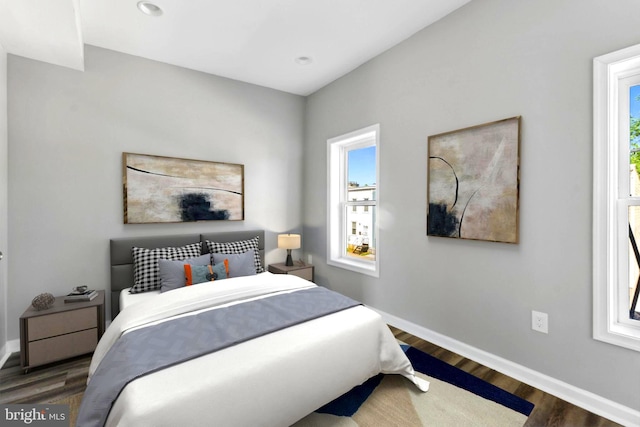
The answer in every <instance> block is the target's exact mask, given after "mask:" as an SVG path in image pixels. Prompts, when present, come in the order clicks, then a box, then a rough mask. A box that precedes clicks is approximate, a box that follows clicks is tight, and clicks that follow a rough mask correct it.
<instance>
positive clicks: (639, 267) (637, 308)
mask: <svg viewBox="0 0 640 427" xmlns="http://www.w3.org/2000/svg"><path fill="white" fill-rule="evenodd" d="M639 245H640V206H630V207H629V300H628V301H629V304H628V307H629V318H630V319H635V320H640V303H638V293H639V292H640V291H639V290H638V280H639V279H640V249H639Z"/></svg>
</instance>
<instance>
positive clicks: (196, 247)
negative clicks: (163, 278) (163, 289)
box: [129, 243, 201, 294]
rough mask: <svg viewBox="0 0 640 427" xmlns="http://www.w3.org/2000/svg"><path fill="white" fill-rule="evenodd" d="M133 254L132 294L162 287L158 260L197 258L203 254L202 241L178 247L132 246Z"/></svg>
mask: <svg viewBox="0 0 640 427" xmlns="http://www.w3.org/2000/svg"><path fill="white" fill-rule="evenodd" d="M131 253H132V254H133V287H132V288H131V290H130V291H129V292H130V293H132V294H137V293H140V292H146V291H153V290H156V289H160V275H159V274H158V271H159V267H158V260H159V259H169V260H174V261H177V260H182V259H187V258H196V257H198V256H200V255H201V247H200V243H192V244H190V245H186V246H181V247H178V248H156V249H146V248H136V247H133V248H131Z"/></svg>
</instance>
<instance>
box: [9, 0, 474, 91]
mask: <svg viewBox="0 0 640 427" xmlns="http://www.w3.org/2000/svg"><path fill="white" fill-rule="evenodd" d="M469 1H470V0H315V1H312V0H155V1H154V3H155V4H156V5H157V6H159V7H160V8H161V9H162V10H163V14H162V15H161V16H158V17H153V16H148V15H145V14H143V13H142V12H140V11H139V10H138V9H137V8H136V3H137V2H138V0H0V44H2V46H3V47H4V49H5V50H6V51H7V52H8V53H12V54H15V55H20V56H25V57H28V58H32V59H36V60H40V61H45V62H49V63H53V64H56V65H61V66H65V67H70V68H74V69H78V70H82V69H84V58H83V50H84V49H83V46H84V44H85V43H86V44H89V45H93V46H99V47H103V48H106V49H111V50H115V51H119V52H123V53H128V54H131V55H136V56H140V57H143V58H148V59H153V60H156V61H161V62H166V63H169V64H174V65H178V66H181V67H185V68H190V69H194V70H198V71H202V72H205V73H210V74H215V75H218V76H223V77H228V78H231V79H235V80H241V81H245V82H249V83H253V84H257V85H261V86H266V87H270V88H274V89H278V90H282V91H285V92H290V93H294V94H299V95H308V94H310V93H313V92H314V91H316V90H318V89H319V88H321V87H323V86H324V85H326V84H328V83H330V82H332V81H333V80H335V79H337V78H339V77H340V76H342V75H344V74H346V73H348V72H349V71H351V70H353V69H355V68H357V67H358V66H360V65H361V64H363V63H364V62H366V61H368V60H369V59H371V58H373V57H374V56H376V55H378V54H380V53H382V52H384V51H385V50H387V49H389V48H390V47H392V46H394V45H396V44H398V43H399V42H401V41H403V40H405V39H406V38H408V37H409V36H411V35H412V34H414V33H416V32H417V31H419V30H420V29H422V28H424V27H426V26H428V25H430V24H432V23H433V22H435V21H437V20H439V19H440V18H442V17H443V16H445V15H447V14H449V13H451V12H452V11H454V10H455V9H457V8H459V7H460V6H462V5H464V4H466V3H467V2H469ZM301 56H306V57H310V58H312V60H313V61H312V62H311V63H310V64H308V65H300V64H298V63H296V61H295V58H297V57H301Z"/></svg>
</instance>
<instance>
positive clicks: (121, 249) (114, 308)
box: [110, 230, 264, 319]
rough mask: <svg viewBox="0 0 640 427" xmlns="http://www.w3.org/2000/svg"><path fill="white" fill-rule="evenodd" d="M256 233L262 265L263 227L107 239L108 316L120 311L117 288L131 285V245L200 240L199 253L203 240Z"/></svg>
mask: <svg viewBox="0 0 640 427" xmlns="http://www.w3.org/2000/svg"><path fill="white" fill-rule="evenodd" d="M256 236H259V237H260V239H259V241H258V249H259V250H260V258H261V260H262V265H263V266H264V230H242V231H227V232H220V233H204V234H180V235H173V236H145V237H124V238H118V239H111V240H110V245H111V248H110V253H111V319H114V318H115V317H116V315H117V314H118V313H119V312H120V291H121V290H122V289H126V288H129V287H131V286H133V256H132V254H131V248H133V247H134V246H135V247H138V248H147V249H155V248H166V247H170V246H184V245H188V244H191V243H195V242H201V243H202V254H206V253H208V252H209V250H208V248H207V245H206V244H205V243H204V242H205V241H206V240H211V241H214V242H233V241H236V240H247V239H252V238H254V237H256Z"/></svg>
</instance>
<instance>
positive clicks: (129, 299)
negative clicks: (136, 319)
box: [120, 288, 160, 311]
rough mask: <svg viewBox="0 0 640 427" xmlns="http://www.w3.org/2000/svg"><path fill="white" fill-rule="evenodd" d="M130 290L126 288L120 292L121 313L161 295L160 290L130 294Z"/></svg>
mask: <svg viewBox="0 0 640 427" xmlns="http://www.w3.org/2000/svg"><path fill="white" fill-rule="evenodd" d="M130 289H131V288H126V289H123V290H121V291H120V311H122V310H124V309H125V308H127V307H129V306H130V305H131V304H135V303H138V302H142V301H146V300H148V299H152V298H155V297H157V296H158V295H160V290H157V291H149V292H141V293H138V294H130V293H129V290H130Z"/></svg>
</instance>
